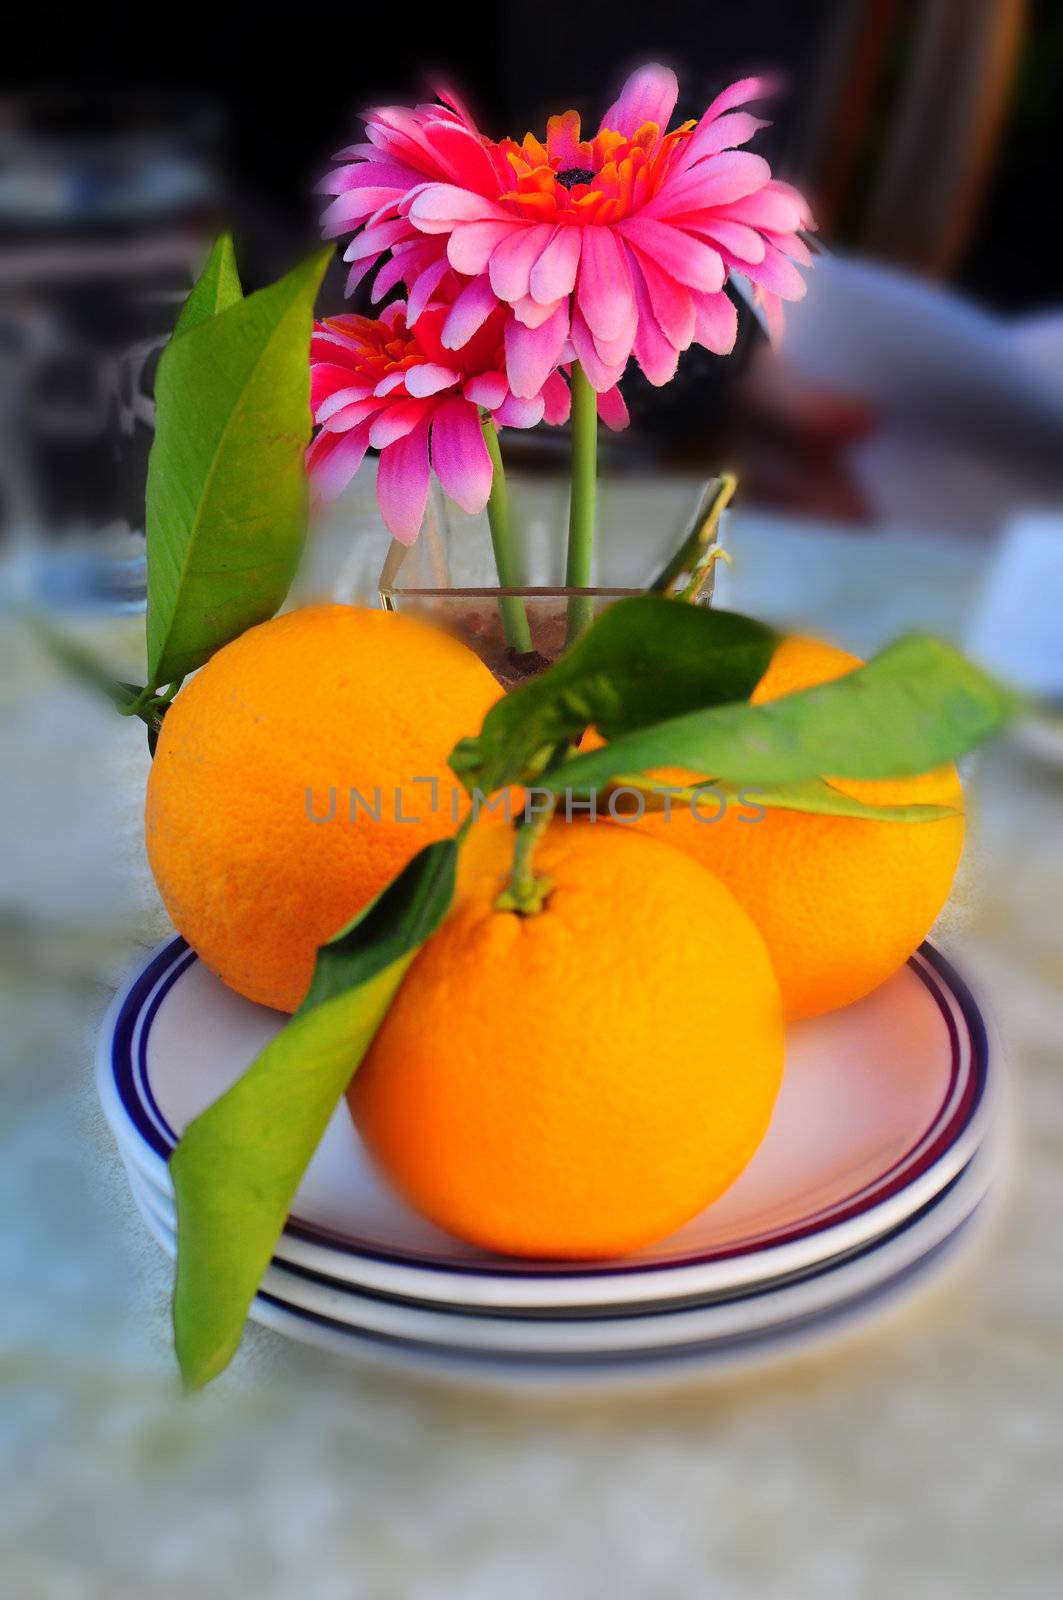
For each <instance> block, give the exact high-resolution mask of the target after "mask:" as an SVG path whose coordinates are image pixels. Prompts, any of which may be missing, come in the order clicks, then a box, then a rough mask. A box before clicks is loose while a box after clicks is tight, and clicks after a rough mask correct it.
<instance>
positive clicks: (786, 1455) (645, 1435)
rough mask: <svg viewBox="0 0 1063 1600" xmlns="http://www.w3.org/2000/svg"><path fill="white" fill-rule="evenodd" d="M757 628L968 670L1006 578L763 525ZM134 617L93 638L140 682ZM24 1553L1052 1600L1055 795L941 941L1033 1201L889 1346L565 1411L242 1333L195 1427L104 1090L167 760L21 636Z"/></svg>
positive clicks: (350, 1583) (741, 571) (162, 1581)
mask: <svg viewBox="0 0 1063 1600" xmlns="http://www.w3.org/2000/svg"><path fill="white" fill-rule="evenodd" d="M731 543H732V548H733V549H734V552H735V556H736V564H735V568H734V571H733V572H732V573H731V574H730V575H729V578H728V589H727V597H728V601H729V603H732V604H734V605H735V606H737V607H744V608H749V609H756V610H758V611H760V613H761V614H763V615H766V616H769V617H772V618H779V619H788V618H791V617H796V618H798V619H799V620H800V621H801V622H802V623H804V624H805V625H813V626H817V627H819V628H820V629H822V630H823V631H824V632H827V633H829V634H831V635H833V636H834V637H835V638H836V639H837V640H838V642H840V643H843V644H848V645H851V646H852V647H854V648H857V649H864V650H866V649H870V648H873V647H874V646H876V645H878V644H880V643H881V642H882V641H883V640H884V639H885V638H886V637H888V636H889V635H890V634H891V633H893V632H894V631H896V630H897V629H899V628H902V627H908V626H916V625H917V626H931V627H935V628H937V629H939V630H941V631H943V632H946V633H948V634H950V635H952V636H953V637H956V638H962V636H963V632H964V629H965V627H966V625H967V620H968V618H969V616H970V612H971V607H972V605H973V604H974V602H975V598H976V596H977V593H978V586H979V583H980V582H981V580H982V576H983V573H984V568H985V561H986V552H985V550H984V548H981V547H978V546H974V547H972V546H970V545H968V544H966V543H956V542H948V541H942V540H940V539H934V538H931V537H930V536H928V535H925V534H920V533H919V532H918V530H914V531H912V532H906V533H898V534H879V535H855V534H852V535H848V534H845V533H838V532H827V531H824V530H820V529H816V528H813V527H810V526H784V525H781V524H779V523H778V522H776V521H773V520H772V519H768V518H764V517H757V516H754V515H751V514H746V515H745V516H744V517H741V518H736V519H735V521H734V522H733V524H732V531H731ZM138 629H139V623H138V622H137V621H136V619H131V620H128V621H119V622H114V623H111V624H109V625H108V626H107V627H106V628H102V627H101V629H100V630H98V631H99V632H101V633H102V634H105V635H106V640H105V642H106V645H107V648H108V649H109V651H110V653H111V655H112V659H114V660H116V662H117V661H128V663H129V666H130V669H132V668H133V667H135V663H136V657H137V653H138ZM0 738H2V741H3V749H4V762H3V767H4V776H3V780H2V783H3V788H2V791H0V826H2V827H3V838H4V852H3V857H4V859H3V864H2V868H0V873H2V876H0V935H2V938H0V994H2V997H3V1015H4V1026H3V1040H4V1045H5V1050H4V1056H5V1061H4V1066H3V1086H4V1099H5V1104H6V1107H7V1109H6V1113H5V1115H4V1117H3V1120H2V1123H0V1196H2V1202H3V1214H4V1218H5V1221H4V1227H3V1230H2V1233H0V1390H2V1394H0V1475H2V1479H3V1487H2V1492H0V1546H2V1548H3V1550H4V1557H3V1570H4V1578H5V1580H6V1582H5V1585H4V1587H5V1592H6V1593H10V1594H11V1596H12V1600H83V1597H84V1600H97V1597H99V1600H171V1597H175V1600H176V1597H178V1596H181V1597H184V1596H186V1595H189V1594H195V1595H196V1596H197V1597H199V1600H214V1597H219V1600H221V1597H225V1600H242V1597H243V1596H255V1597H259V1600H274V1597H276V1600H281V1597H287V1596H291V1595H294V1594H305V1595H310V1596H313V1597H314V1600H363V1597H364V1600H392V1597H394V1600H407V1597H412V1600H457V1597H459V1596H460V1600H538V1597H540V1596H545V1595H547V1594H562V1595H565V1596H569V1595H571V1596H574V1597H579V1600H584V1597H586V1600H597V1597H599V1596H600V1597H603V1600H604V1597H606V1596H609V1597H614V1596H628V1595H631V1596H636V1595H637V1596H643V1595H645V1596H653V1597H654V1600H700V1597H701V1596H705V1597H706V1600H709V1597H711V1600H732V1597H733V1600H746V1597H750V1600H753V1597H756V1600H805V1597H808V1600H857V1597H859V1600H879V1597H882V1600H893V1597H894V1596H897V1595H901V1594H903V1595H906V1596H907V1597H909V1600H982V1597H986V1600H989V1597H996V1596H998V1595H1000V1594H1001V1593H1006V1594H1007V1595H1008V1596H1009V1600H1035V1597H1036V1600H1040V1597H1045V1600H1048V1597H1049V1596H1055V1595H1057V1594H1059V1593H1060V1592H1061V1586H1063V1517H1061V1509H1060V1508H1061V1503H1063V1274H1061V1271H1060V1248H1059V1237H1060V1232H1059V1230H1060V1219H1061V1217H1063V1059H1061V1057H1063V806H1061V801H1063V771H1052V770H1050V769H1045V768H1040V767H1038V766H1036V765H1035V764H1034V763H1033V762H1032V761H1031V760H1030V759H1028V758H1027V757H1025V756H1024V755H1023V754H1022V753H1021V752H1020V751H1019V750H1018V748H1017V747H1015V746H1014V745H1012V744H1005V745H1001V746H1000V747H998V748H997V749H996V750H994V751H993V752H991V753H989V754H988V755H987V756H986V757H984V758H983V759H982V760H981V762H980V763H979V768H978V771H977V773H976V775H975V779H974V783H973V791H972V792H973V797H974V800H973V819H972V826H971V843H970V846H969V849H968V851H967V855H966V859H965V864H964V867H963V869H962V872H961V877H960V881H959V883H958V885H957V889H956V893H955V895H954V898H953V902H952V904H951V905H950V908H949V910H948V912H947V914H946V918H945V925H944V929H943V932H944V937H945V939H946V941H947V945H948V947H950V948H951V949H953V950H955V951H957V952H958V953H959V955H960V957H961V958H962V960H963V962H964V963H965V964H966V966H967V968H968V970H970V971H971V972H972V973H973V974H974V979H975V982H976V984H977V986H978V988H979V992H980V993H981V994H982V995H983V996H984V999H985V1003H986V1005H987V1006H988V1008H989V1009H990V1011H991V1012H992V1013H993V1015H994V1018H995V1021H996V1024H997V1027H998V1029H999V1031H1000V1034H1001V1037H1002V1039H1003V1042H1004V1047H1005V1050H1006V1053H1007V1055H1008V1057H1009V1059H1010V1067H1011V1074H1012V1082H1013V1094H1012V1100H1013V1102H1014V1105H1013V1114H1014V1123H1015V1130H1016V1131H1015V1141H1014V1142H1015V1152H1014V1155H1013V1158H1012V1162H1011V1178H1010V1183H1009V1188H1008V1194H1007V1197H1006V1200H1005V1203H1004V1205H1003V1207H1002V1209H1001V1212H1000V1215H999V1218H998V1220H997V1222H996V1225H995V1227H994V1228H993V1230H992V1232H991V1233H990V1235H989V1236H988V1238H987V1239H986V1241H985V1242H984V1244H983V1245H982V1247H981V1249H980V1251H979V1253H978V1255H977V1257H976V1258H975V1259H974V1261H973V1262H971V1263H969V1264H968V1266H967V1268H966V1270H965V1271H964V1272H963V1273H962V1274H961V1275H960V1276H959V1277H957V1278H954V1279H953V1280H951V1281H950V1282H948V1283H947V1284H945V1285H943V1286H942V1287H940V1288H939V1289H938V1290H937V1291H935V1292H934V1293H933V1294H931V1295H930V1296H929V1298H928V1299H927V1300H926V1301H924V1302H922V1303H920V1304H919V1305H918V1306H917V1307H916V1308H913V1309H912V1310H910V1311H908V1312H906V1313H904V1314H903V1315H901V1316H899V1317H897V1318H895V1319H894V1320H892V1321H891V1322H890V1323H889V1325H888V1326H886V1327H883V1328H881V1329H878V1330H876V1331H875V1332H873V1333H869V1334H865V1335H864V1336H862V1337H861V1339H860V1340H859V1341H858V1342H857V1343H855V1344H853V1345H849V1346H847V1347H845V1348H844V1349H842V1350H839V1351H832V1352H828V1353H827V1354H825V1355H820V1356H818V1357H807V1358H805V1359H804V1360H802V1361H801V1362H800V1364H797V1365H793V1366H790V1367H786V1368H782V1369H780V1370H778V1371H776V1372H773V1373H771V1374H768V1375H762V1376H760V1377H757V1378H746V1379H743V1380H741V1381H738V1382H732V1383H729V1384H728V1385H726V1386H724V1387H711V1386H710V1387H700V1388H699V1387H698V1386H694V1387H692V1388H688V1389H685V1390H683V1391H682V1392H680V1393H677V1394H675V1395H671V1396H667V1397H662V1396H658V1397H656V1398H653V1397H645V1398H642V1399H638V1398H633V1399H625V1400H624V1401H617V1400H610V1401H608V1402H607V1401H604V1400H597V1401H591V1400H587V1401H581V1400H580V1399H578V1398H573V1397H571V1396H570V1397H569V1398H568V1399H566V1401H565V1403H564V1405H563V1406H560V1405H557V1404H548V1403H542V1402H539V1403H530V1402H527V1401H516V1400H508V1399H502V1398H492V1399H482V1398H472V1397H470V1396H469V1395H468V1394H466V1393H458V1392H454V1391H451V1390H449V1389H447V1388H446V1387H442V1386H439V1385H432V1384H421V1383H412V1382H408V1381H398V1380H396V1379H392V1378H383V1377H380V1376H377V1375H369V1374H366V1373H364V1372H361V1371H359V1370H358V1369H357V1368H354V1367H351V1366H348V1365H345V1364H342V1363H341V1362H339V1361H338V1360H337V1359H335V1358H332V1357H329V1356H324V1355H322V1354H320V1353H316V1352H314V1351H311V1350H308V1349H305V1348H301V1347H298V1346H295V1345H291V1344H288V1343H287V1342H286V1341H284V1340H283V1339H282V1338H280V1337H278V1336H276V1335H273V1334H270V1333H268V1332H266V1331H264V1330H262V1329H257V1328H252V1329H250V1331H249V1333H248V1336H247V1338H246V1340H245V1343H244V1346H243V1348H242V1350H241V1352H240V1354H239V1356H238V1358H237V1359H236V1361H235V1362H234V1363H233V1366H232V1368H231V1369H230V1371H229V1372H227V1373H226V1374H225V1375H224V1376H223V1378H222V1379H221V1380H220V1381H219V1382H217V1383H216V1384H215V1385H214V1386H213V1388H212V1389H211V1390H210V1391H208V1392H207V1393H205V1394H203V1395H201V1396H198V1397H196V1398H194V1399H192V1400H186V1399H184V1398H183V1397H182V1396H181V1395H180V1393H179V1392H178V1388H177V1384H176V1380H175V1374H174V1368H173V1362H172V1357H171V1353H170V1348H169V1342H168V1296H169V1291H170V1265H169V1262H168V1261H167V1260H165V1259H164V1258H163V1257H162V1255H161V1253H160V1252H159V1250H158V1248H157V1246H156V1245H155V1244H154V1243H153V1242H152V1241H151V1240H150V1239H149V1238H148V1237H147V1235H146V1233H145V1230H144V1228H143V1226H142V1224H141V1222H140V1220H139V1218H138V1216H137V1215H136V1213H135V1211H134V1209H133V1205H132V1201H131V1199H130V1197H129V1194H128V1192H127V1190H126V1188H125V1185H124V1180H123V1176H122V1172H121V1168H120V1165H119V1161H118V1157H117V1155H116V1153H115V1150H114V1147H113V1145H112V1142H111V1139H110V1136H109V1134H108V1131H107V1129H106V1127H105V1126H104V1124H103V1122H102V1118H101V1115H100V1112H99V1110H98V1107H97V1105H96V1102H95V1098H94V1094H93V1089H92V1080H91V1053H92V1044H93V1034H94V1030H95V1028H96V1026H97V1024H98V1022H99V1019H100V1017H101V1015H102V1013H103V1010H104V1008H105V1006H106V1004H107V1001H108V998H109V994H110V993H111V991H112V989H113V986H114V984H115V983H116V981H117V979H118V976H119V975H120V973H121V971H122V969H123V968H124V967H125V966H127V965H128V964H129V963H130V962H131V961H132V960H133V959H134V958H135V957H136V956H137V955H138V953H139V952H140V951H141V950H143V949H144V948H145V947H147V946H149V945H150V944H152V943H153V942H155V941H156V940H157V939H158V938H160V937H162V936H163V934H164V933H165V932H166V921H165V917H164V915H163V913H162V911H161V908H160V906H159V904H158V901H157V899H156V897H155V893H154V890H153V888H152V885H151V882H150V878H149V876H148V873H147V869H146V865H145V862H144V856H143V846H142V841H141V837H140V807H141V801H142V787H143V780H144V772H145V767H146V756H145V752H144V750H143V748H142V730H140V728H139V725H137V726H133V725H130V724H128V723H122V722H119V721H118V720H117V719H115V718H114V717H113V716H111V715H110V714H108V713H106V712H105V711H104V710H102V709H101V708H98V707H95V706H94V705H92V704H91V703H90V702H88V701H87V700H84V699H82V698H81V697H80V695H79V693H78V692H77V691H75V690H72V689H71V687H70V686H69V685H67V684H66V683H64V682H63V681H62V680H61V679H60V678H59V677H58V676H57V675H56V674H54V673H53V672H51V671H50V670H49V669H48V668H47V667H46V666H45V665H44V664H43V663H42V662H41V661H40V659H39V657H38V656H37V654H36V653H35V647H34V646H33V645H32V643H31V642H30V641H29V640H28V639H27V638H26V636H25V635H24V634H23V633H21V632H20V630H19V629H18V628H17V627H16V626H15V625H14V624H13V623H10V622H7V623H4V624H3V626H2V631H0Z"/></svg>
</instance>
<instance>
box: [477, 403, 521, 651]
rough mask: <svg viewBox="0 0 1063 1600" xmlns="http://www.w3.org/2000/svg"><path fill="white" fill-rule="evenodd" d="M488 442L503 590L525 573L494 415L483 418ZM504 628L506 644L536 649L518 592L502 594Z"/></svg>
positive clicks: (490, 510) (491, 518) (490, 505)
mask: <svg viewBox="0 0 1063 1600" xmlns="http://www.w3.org/2000/svg"><path fill="white" fill-rule="evenodd" d="M483 430H484V443H485V444H486V445H487V453H488V455H489V456H490V457H491V467H492V470H493V476H492V479H491V497H490V499H489V500H488V502H487V520H488V522H489V523H490V524H491V544H492V545H493V547H494V552H495V567H496V568H497V571H498V582H499V584H500V586H501V587H502V588H503V589H519V588H520V586H521V582H522V578H523V574H522V572H521V568H520V560H519V557H518V554H517V549H516V545H515V543H514V539H513V521H512V517H511V516H510V505H509V490H508V489H507V487H506V474H505V470H504V468H503V466H502V452H501V450H500V449H499V447H498V430H497V429H496V427H495V425H494V423H493V422H492V421H491V418H490V417H484V419H483ZM498 605H499V610H500V611H501V613H502V628H503V631H504V633H505V636H506V643H507V644H508V645H509V646H510V648H511V649H513V650H516V651H518V652H519V653H520V654H521V655H525V654H526V653H527V652H528V651H529V650H531V649H532V637H531V629H530V628H529V626H528V614H527V612H526V611H525V609H524V601H523V600H521V599H520V597H519V596H518V595H502V597H501V598H500V600H499V602H498Z"/></svg>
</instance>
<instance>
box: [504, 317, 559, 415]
mask: <svg viewBox="0 0 1063 1600" xmlns="http://www.w3.org/2000/svg"><path fill="white" fill-rule="evenodd" d="M568 323H569V317H568V308H567V307H566V306H558V308H557V310H556V311H555V312H554V314H553V316H552V317H550V319H549V320H548V321H547V322H544V323H543V325H542V327H541V328H526V327H524V326H522V324H521V323H519V322H518V321H517V319H516V318H515V317H508V318H507V319H506V372H507V373H508V375H509V384H510V388H511V389H512V390H513V393H514V394H515V395H519V396H521V397H523V398H525V399H527V398H530V397H531V396H532V395H536V394H538V393H539V390H540V389H541V388H542V386H543V384H544V383H545V382H546V380H547V378H548V377H549V376H550V374H551V372H553V370H554V368H555V367H556V366H557V364H558V362H559V361H560V360H561V351H562V350H563V348H564V345H565V340H566V339H567V338H568Z"/></svg>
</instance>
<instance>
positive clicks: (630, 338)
mask: <svg viewBox="0 0 1063 1600" xmlns="http://www.w3.org/2000/svg"><path fill="white" fill-rule="evenodd" d="M637 330H638V316H637V315H635V316H633V317H632V318H631V321H630V323H629V324H628V326H627V327H626V328H625V329H624V332H623V333H622V334H621V335H620V337H619V339H599V337H598V335H597V334H596V333H593V332H592V334H591V338H592V339H593V340H594V348H595V349H596V350H597V352H598V356H599V359H600V360H601V361H603V362H604V364H605V365H606V366H607V367H614V368H615V369H616V370H617V371H621V372H622V371H623V369H624V367H625V366H626V364H627V358H628V356H629V355H630V354H631V347H632V345H633V344H634V343H635V334H636V332H637Z"/></svg>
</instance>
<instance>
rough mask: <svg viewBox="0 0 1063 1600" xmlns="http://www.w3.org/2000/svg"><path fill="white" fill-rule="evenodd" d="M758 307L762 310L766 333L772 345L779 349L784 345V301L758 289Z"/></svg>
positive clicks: (775, 295) (767, 291)
mask: <svg viewBox="0 0 1063 1600" xmlns="http://www.w3.org/2000/svg"><path fill="white" fill-rule="evenodd" d="M757 305H758V307H759V309H760V314H761V320H762V322H763V324H764V329H765V332H766V333H767V335H768V338H769V340H770V341H771V343H772V344H773V345H774V346H776V347H778V346H779V345H780V344H782V336H783V309H782V301H781V300H780V299H779V297H778V295H777V294H772V293H771V292H770V291H769V290H764V289H758V290H757Z"/></svg>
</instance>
